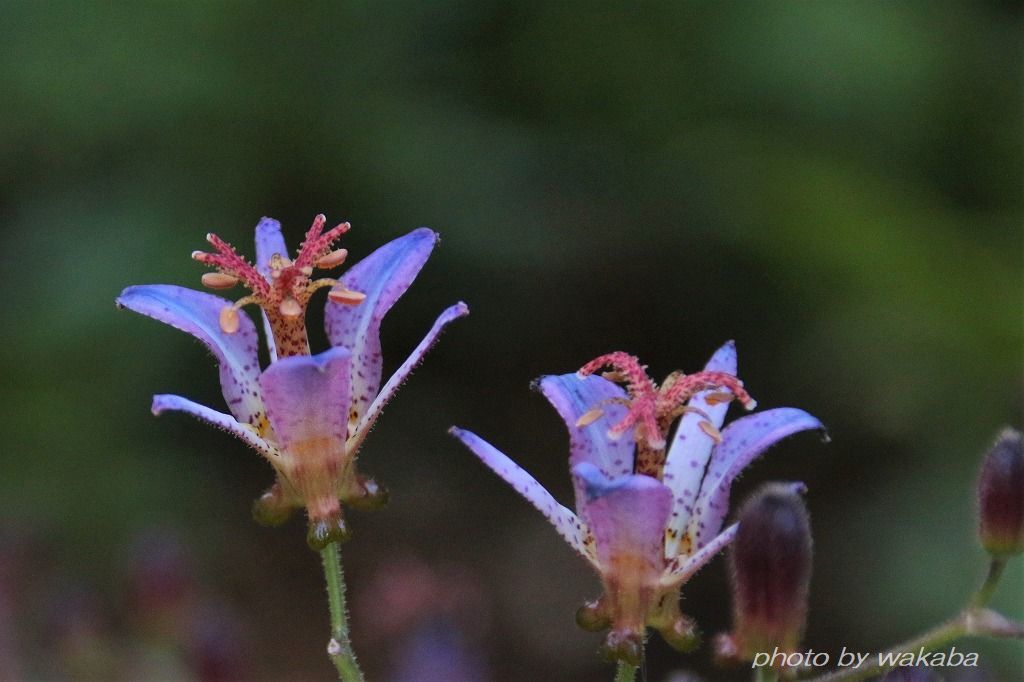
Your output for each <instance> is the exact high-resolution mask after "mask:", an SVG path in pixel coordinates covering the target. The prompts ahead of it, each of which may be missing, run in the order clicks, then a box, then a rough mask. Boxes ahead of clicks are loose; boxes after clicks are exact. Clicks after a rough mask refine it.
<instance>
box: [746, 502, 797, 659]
mask: <svg viewBox="0 0 1024 682" xmlns="http://www.w3.org/2000/svg"><path fill="white" fill-rule="evenodd" d="M803 491H804V486H803V484H802V483H798V484H777V483H776V484H768V485H765V486H763V487H762V488H761V489H760V490H759V491H758V492H757V493H755V494H754V495H753V497H751V498H750V499H749V500H748V501H747V502H746V504H744V505H743V509H742V510H741V511H740V515H739V522H740V527H739V531H738V532H737V534H736V539H735V540H734V541H733V544H732V552H731V555H730V562H731V566H732V584H733V638H734V640H735V643H736V647H737V653H738V654H739V656H740V657H742V658H743V659H745V660H752V659H753V657H754V655H755V654H756V653H758V652H763V651H771V650H772V649H773V648H774V647H779V649H781V650H784V651H792V650H793V649H795V648H796V647H797V645H798V644H799V642H800V638H801V636H802V634H803V628H804V622H805V620H806V617H807V590H808V585H809V583H810V578H811V529H810V524H809V522H808V519H807V510H806V509H805V508H804V504H803V500H801V499H800V495H799V493H800V492H803Z"/></svg>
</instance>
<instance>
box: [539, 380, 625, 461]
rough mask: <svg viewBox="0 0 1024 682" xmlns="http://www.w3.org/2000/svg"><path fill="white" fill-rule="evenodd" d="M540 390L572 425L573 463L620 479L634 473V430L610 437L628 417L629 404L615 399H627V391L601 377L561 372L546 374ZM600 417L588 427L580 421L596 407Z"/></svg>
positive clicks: (566, 421) (570, 436) (570, 437)
mask: <svg viewBox="0 0 1024 682" xmlns="http://www.w3.org/2000/svg"><path fill="white" fill-rule="evenodd" d="M540 392H541V393H543V394H544V397H545V398H547V399H548V401H549V402H550V403H551V404H552V405H553V406H554V408H555V410H557V411H558V414H559V415H560V416H561V417H562V420H563V421H564V422H565V425H566V426H567V427H568V428H569V447H570V451H569V464H570V466H573V465H576V464H579V463H581V462H590V463H591V464H594V465H595V466H596V467H597V468H598V469H599V470H600V471H601V472H602V473H603V474H604V475H605V476H608V477H609V478H618V477H620V476H626V475H629V474H631V473H632V472H633V451H634V449H635V447H636V445H635V442H634V440H633V431H632V429H630V430H628V431H627V432H626V433H623V434H622V435H621V436H620V437H618V438H609V436H608V430H609V429H610V428H611V427H612V426H613V425H614V424H616V423H618V422H619V421H621V420H622V419H623V417H625V416H626V406H625V405H622V404H621V403H617V402H611V401H613V400H621V399H625V397H626V392H625V391H624V390H622V388H620V387H619V386H616V385H615V384H613V383H612V382H610V381H608V380H607V379H603V378H601V377H599V376H594V375H591V376H588V377H580V376H578V375H577V374H575V373H573V374H559V375H551V376H546V377H542V378H541V380H540ZM595 408H598V409H600V410H601V411H602V414H601V416H600V417H598V418H597V419H596V420H595V421H593V422H591V423H590V424H587V425H585V426H577V425H576V422H577V420H578V419H579V418H580V417H581V416H583V415H584V414H586V413H587V412H589V411H590V410H592V409H595Z"/></svg>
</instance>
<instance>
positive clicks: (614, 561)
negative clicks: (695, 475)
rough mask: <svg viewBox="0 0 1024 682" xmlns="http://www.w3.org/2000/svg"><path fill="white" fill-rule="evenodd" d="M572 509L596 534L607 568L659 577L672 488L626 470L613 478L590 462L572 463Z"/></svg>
mask: <svg viewBox="0 0 1024 682" xmlns="http://www.w3.org/2000/svg"><path fill="white" fill-rule="evenodd" d="M572 477H573V483H574V484H575V487H576V507H577V509H578V510H579V512H580V516H581V517H582V518H583V520H584V521H586V524H587V527H589V528H590V532H591V534H592V535H593V536H594V550H595V552H596V553H597V559H598V562H599V563H600V565H601V567H602V569H603V570H605V571H613V572H614V571H616V570H617V569H618V567H619V566H628V567H629V570H630V571H640V573H641V575H645V576H648V577H652V576H657V577H660V575H661V573H662V571H663V569H664V566H665V560H664V551H665V549H664V544H665V541H664V538H665V522H666V521H667V520H668V514H669V510H670V508H671V505H672V492H671V491H670V490H669V489H668V487H667V486H666V485H665V484H664V483H662V482H661V481H659V480H658V479H656V478H653V477H651V476H644V475H640V474H630V475H628V476H623V477H620V478H616V479H611V478H608V477H607V476H605V475H604V474H603V473H601V470H600V469H599V468H598V467H597V465H595V464H593V463H592V462H580V463H579V464H576V465H574V466H573V467H572Z"/></svg>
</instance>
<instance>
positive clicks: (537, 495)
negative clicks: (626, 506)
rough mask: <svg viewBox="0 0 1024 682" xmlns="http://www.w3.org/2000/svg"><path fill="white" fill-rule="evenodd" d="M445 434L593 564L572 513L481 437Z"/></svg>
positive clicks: (453, 430) (454, 430) (456, 431)
mask: <svg viewBox="0 0 1024 682" xmlns="http://www.w3.org/2000/svg"><path fill="white" fill-rule="evenodd" d="M448 433H450V434H451V435H453V436H455V437H456V438H458V439H459V440H460V441H462V444H463V445H465V446H466V447H467V448H469V449H470V450H471V451H472V452H473V454H474V455H476V456H477V457H479V458H480V461H482V462H483V463H484V464H486V465H487V467H488V468H489V469H490V470H491V471H493V472H494V473H496V474H498V475H499V476H501V477H502V478H503V479H505V482H506V483H508V484H509V485H510V486H512V487H513V488H515V490H516V492H518V493H519V494H520V495H522V496H523V497H525V498H526V500H527V501H528V502H529V503H530V504H532V505H533V506H534V507H536V508H537V510H538V511H540V513H541V514H543V515H544V516H545V518H547V520H548V521H550V522H551V525H553V526H554V527H555V530H557V531H558V534H559V535H561V536H562V537H563V538H564V539H565V541H566V542H568V543H569V546H570V547H572V548H573V549H575V550H576V551H577V552H579V553H580V554H581V555H582V556H583V557H584V558H586V559H588V560H589V561H590V562H591V563H594V561H595V559H594V553H593V548H592V547H590V546H589V543H588V533H587V529H586V528H585V527H584V526H583V524H582V523H581V522H580V520H579V518H578V517H577V516H576V514H574V513H573V512H572V510H570V509H568V508H566V507H565V506H563V505H561V504H559V503H558V501H557V500H556V499H555V498H554V497H552V495H551V493H549V492H548V491H547V490H546V489H545V488H544V486H542V485H541V484H540V483H538V482H537V479H535V478H534V477H533V476H531V475H530V474H528V473H527V472H526V470H525V469H523V468H522V467H520V466H519V465H518V464H516V463H515V462H513V461H512V460H511V459H510V458H509V457H508V455H506V454H505V453H503V452H501V451H499V450H497V449H496V448H495V447H494V446H493V445H491V444H490V443H488V442H487V441H485V440H484V439H483V438H480V436H478V435H476V434H475V433H473V432H471V431H466V430H464V429H460V428H458V427H456V426H453V427H452V428H451V429H449V430H448Z"/></svg>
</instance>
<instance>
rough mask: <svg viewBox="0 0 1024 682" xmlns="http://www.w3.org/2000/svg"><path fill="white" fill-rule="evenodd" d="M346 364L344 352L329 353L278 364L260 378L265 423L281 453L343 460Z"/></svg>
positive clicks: (346, 400) (335, 349)
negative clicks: (265, 409)
mask: <svg viewBox="0 0 1024 682" xmlns="http://www.w3.org/2000/svg"><path fill="white" fill-rule="evenodd" d="M350 360H351V355H350V353H349V351H348V349H347V348H332V349H330V350H328V351H325V352H323V353H320V354H319V355H295V356H292V357H288V358H282V359H281V360H278V361H277V362H275V363H274V364H272V365H270V367H268V368H267V370H266V371H265V372H264V373H263V374H262V376H260V386H261V388H262V389H263V400H264V402H265V403H266V406H267V417H268V418H269V419H270V424H271V426H273V427H274V433H275V435H276V438H277V441H278V443H279V445H280V446H281V449H282V450H284V451H287V452H290V453H297V454H300V455H301V454H302V453H306V452H309V451H312V450H315V451H316V452H318V453H325V454H329V455H331V456H334V457H344V455H345V439H346V437H347V435H348V408H349V372H350Z"/></svg>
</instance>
